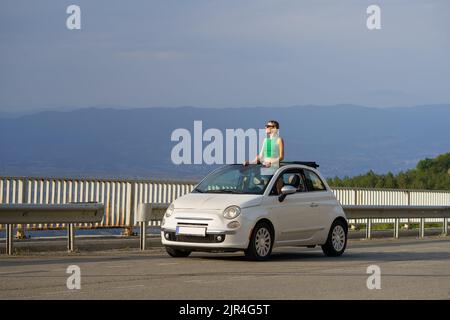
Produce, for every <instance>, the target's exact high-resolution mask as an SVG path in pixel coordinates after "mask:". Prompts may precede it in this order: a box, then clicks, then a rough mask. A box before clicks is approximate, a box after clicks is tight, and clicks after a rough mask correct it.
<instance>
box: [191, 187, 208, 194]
mask: <svg viewBox="0 0 450 320" xmlns="http://www.w3.org/2000/svg"><path fill="white" fill-rule="evenodd" d="M192 191H193V192H198V193H204V192H205V191H202V190H200V189H197V188H195V189H194V190H192Z"/></svg>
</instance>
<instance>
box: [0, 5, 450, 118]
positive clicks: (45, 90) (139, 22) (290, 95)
mask: <svg viewBox="0 0 450 320" xmlns="http://www.w3.org/2000/svg"><path fill="white" fill-rule="evenodd" d="M70 4H77V5H79V6H80V7H81V28H82V29H81V30H68V29H67V28H66V19H67V17H68V14H66V8H67V7H68V6H69V5H70ZM370 4H378V5H379V6H380V7H381V25H382V29H381V30H375V31H370V30H368V29H367V27H366V19H367V16H368V15H367V13H366V8H367V7H368V6H369V5H370ZM449 16H450V1H448V0H442V1H426V0H422V1H417V0H403V1H402V0H397V1H393V0H389V1H375V0H372V1H363V0H355V1H350V0H340V1H337V0H330V1H318V0H311V1H301V0H292V1H289V0H271V1H268V0H221V1H213V0H209V1H208V0H178V1H174V0H159V1H148V0H145V1H133V0H130V1H113V0H102V1H100V0H95V1H92V0H85V1H82V0H71V1H62V0H53V1H47V0H39V1H35V0H29V1H21V0H1V2H0V111H11V110H13V111H20V110H30V109H36V110H37V109H40V108H67V107H88V106H121V107H154V106H163V107H164V106H167V107H175V106H184V105H191V106H201V107H245V106H290V105H297V104H326V105H330V104H340V103H353V104H361V105H366V106H394V105H395V106H405V105H420V104H439V103H449V102H450V90H449V88H450V58H449V57H450V37H449V36H450V18H449Z"/></svg>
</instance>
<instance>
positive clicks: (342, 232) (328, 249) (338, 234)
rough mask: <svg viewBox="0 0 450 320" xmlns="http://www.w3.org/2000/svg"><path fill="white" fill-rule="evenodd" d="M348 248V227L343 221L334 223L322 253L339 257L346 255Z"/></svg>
mask: <svg viewBox="0 0 450 320" xmlns="http://www.w3.org/2000/svg"><path fill="white" fill-rule="evenodd" d="M346 246H347V226H346V224H345V222H343V221H342V220H336V221H335V222H333V224H332V225H331V228H330V232H329V233H328V239H327V242H326V243H325V244H324V245H323V246H322V251H323V253H325V255H327V256H329V257H337V256H340V255H341V254H343V253H344V251H345V248H346Z"/></svg>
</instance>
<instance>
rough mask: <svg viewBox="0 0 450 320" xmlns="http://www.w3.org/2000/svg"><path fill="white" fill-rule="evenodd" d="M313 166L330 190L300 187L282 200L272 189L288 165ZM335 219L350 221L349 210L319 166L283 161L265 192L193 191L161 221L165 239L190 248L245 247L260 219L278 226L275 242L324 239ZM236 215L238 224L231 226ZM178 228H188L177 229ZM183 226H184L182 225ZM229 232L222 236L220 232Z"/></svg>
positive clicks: (297, 243)
mask: <svg viewBox="0 0 450 320" xmlns="http://www.w3.org/2000/svg"><path fill="white" fill-rule="evenodd" d="M289 169H301V170H310V171H312V172H314V173H315V174H316V175H317V176H318V177H320V179H321V180H322V182H323V184H324V186H325V188H326V190H323V191H305V192H296V193H293V194H289V195H287V196H286V197H285V198H284V200H283V201H282V202H280V200H279V196H278V195H271V194H270V192H271V190H272V188H273V186H274V184H275V181H276V179H277V177H278V176H279V175H280V174H282V173H283V172H284V171H285V170H289ZM230 206H238V207H240V209H241V213H240V214H239V215H238V216H237V217H236V218H234V219H228V218H225V217H224V215H223V212H224V210H225V209H226V208H227V207H230ZM336 219H341V220H343V221H344V222H345V225H346V223H347V222H346V217H345V213H344V211H343V209H342V207H341V205H340V204H339V202H338V201H337V199H336V197H335V196H334V193H333V192H332V191H331V189H330V187H329V186H328V184H327V182H326V180H325V179H323V177H322V176H321V174H320V173H319V172H318V170H316V169H314V168H312V167H308V166H305V165H301V164H287V165H283V166H281V167H280V168H279V169H278V170H277V171H276V172H275V174H274V175H273V178H272V179H271V180H270V182H269V183H268V184H267V187H266V189H265V191H264V193H263V194H221V193H217V194H215V193H189V194H186V195H184V196H182V197H180V198H178V199H176V200H175V201H174V202H173V213H172V214H171V215H170V216H169V217H164V219H163V222H162V225H161V239H162V244H163V245H164V246H166V247H172V248H177V249H183V250H189V251H238V250H246V249H247V248H248V246H249V241H250V238H251V235H252V230H253V229H254V227H255V225H256V224H257V223H258V222H260V221H266V222H267V223H269V224H270V225H271V226H272V228H273V233H274V237H273V238H274V240H273V247H274V248H275V247H281V246H314V245H324V244H325V243H326V242H327V238H328V236H329V233H330V228H331V226H332V224H333V222H334V221H335V220H336ZM234 221H237V222H238V223H236V222H235V223H234V224H235V225H236V224H239V227H237V228H236V227H235V226H234V227H230V223H231V222H234ZM177 227H178V231H179V232H181V233H183V232H184V233H185V234H184V235H183V234H178V235H177V234H176V231H177ZM180 227H181V228H180ZM218 235H220V236H222V237H223V236H224V239H222V241H217V236H218Z"/></svg>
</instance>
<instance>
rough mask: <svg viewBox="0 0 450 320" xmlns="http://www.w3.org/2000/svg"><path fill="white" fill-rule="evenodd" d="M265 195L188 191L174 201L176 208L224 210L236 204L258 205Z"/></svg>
mask: <svg viewBox="0 0 450 320" xmlns="http://www.w3.org/2000/svg"><path fill="white" fill-rule="evenodd" d="M262 198H263V196H262V195H259V194H223V193H215V194H214V193H208V194H205V193H188V194H186V195H184V196H182V197H180V198H178V199H176V200H175V201H174V202H173V205H174V207H175V209H215V210H223V209H225V208H226V207H228V206H232V205H236V206H239V207H241V208H246V207H253V206H257V205H259V204H260V203H261V201H262Z"/></svg>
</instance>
